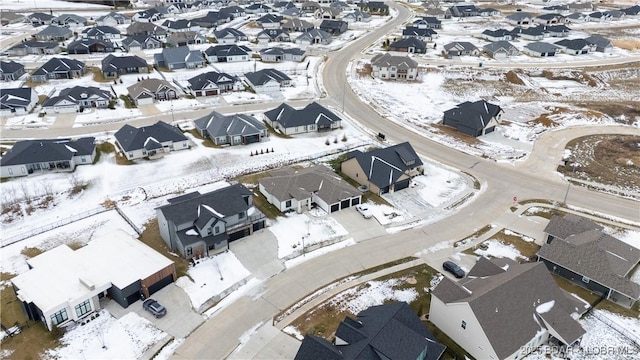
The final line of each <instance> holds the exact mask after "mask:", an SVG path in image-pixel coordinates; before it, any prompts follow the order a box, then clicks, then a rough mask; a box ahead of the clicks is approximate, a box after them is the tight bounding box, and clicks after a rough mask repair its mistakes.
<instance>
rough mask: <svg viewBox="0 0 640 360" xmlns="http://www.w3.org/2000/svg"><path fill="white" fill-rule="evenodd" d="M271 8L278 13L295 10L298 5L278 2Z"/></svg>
mask: <svg viewBox="0 0 640 360" xmlns="http://www.w3.org/2000/svg"><path fill="white" fill-rule="evenodd" d="M271 7H272V8H273V9H274V10H276V11H278V12H282V11H283V10H287V9H293V8H295V7H296V4H294V3H293V2H292V1H276V2H274V3H273V5H272V6H271Z"/></svg>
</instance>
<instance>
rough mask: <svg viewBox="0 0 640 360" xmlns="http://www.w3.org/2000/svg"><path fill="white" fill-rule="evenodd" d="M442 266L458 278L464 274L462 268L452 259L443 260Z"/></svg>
mask: <svg viewBox="0 0 640 360" xmlns="http://www.w3.org/2000/svg"><path fill="white" fill-rule="evenodd" d="M442 268H443V269H445V270H447V271H448V272H450V273H452V274H453V276H455V277H457V278H458V279H461V278H463V277H464V275H465V274H464V270H462V268H461V267H460V266H458V265H457V264H456V263H454V262H453V261H445V262H444V263H442Z"/></svg>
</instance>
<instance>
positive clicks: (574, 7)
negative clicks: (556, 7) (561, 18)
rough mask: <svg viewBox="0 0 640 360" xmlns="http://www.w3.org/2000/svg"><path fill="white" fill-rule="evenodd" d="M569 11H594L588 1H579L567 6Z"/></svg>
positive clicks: (593, 6)
mask: <svg viewBox="0 0 640 360" xmlns="http://www.w3.org/2000/svg"><path fill="white" fill-rule="evenodd" d="M567 7H568V8H569V11H571V12H585V11H593V10H595V9H596V7H595V5H593V3H592V2H590V1H585V2H582V1H579V2H573V3H569V4H567Z"/></svg>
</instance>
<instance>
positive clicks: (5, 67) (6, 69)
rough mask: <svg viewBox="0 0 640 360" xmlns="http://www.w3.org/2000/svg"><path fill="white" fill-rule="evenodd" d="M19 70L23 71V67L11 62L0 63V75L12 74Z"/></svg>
mask: <svg viewBox="0 0 640 360" xmlns="http://www.w3.org/2000/svg"><path fill="white" fill-rule="evenodd" d="M20 69H24V65H22V64H20V63H17V62H15V61H13V60H9V61H0V73H2V74H13V73H14V72H16V71H18V70H20Z"/></svg>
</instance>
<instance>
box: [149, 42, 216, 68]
mask: <svg viewBox="0 0 640 360" xmlns="http://www.w3.org/2000/svg"><path fill="white" fill-rule="evenodd" d="M153 59H154V60H155V63H156V65H157V66H161V67H165V68H167V69H169V70H174V69H196V68H201V67H204V66H205V62H204V58H203V57H202V53H201V52H200V51H199V50H190V49H189V48H188V47H186V46H180V47H177V48H164V49H162V52H161V53H160V54H155V55H154V56H153Z"/></svg>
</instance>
